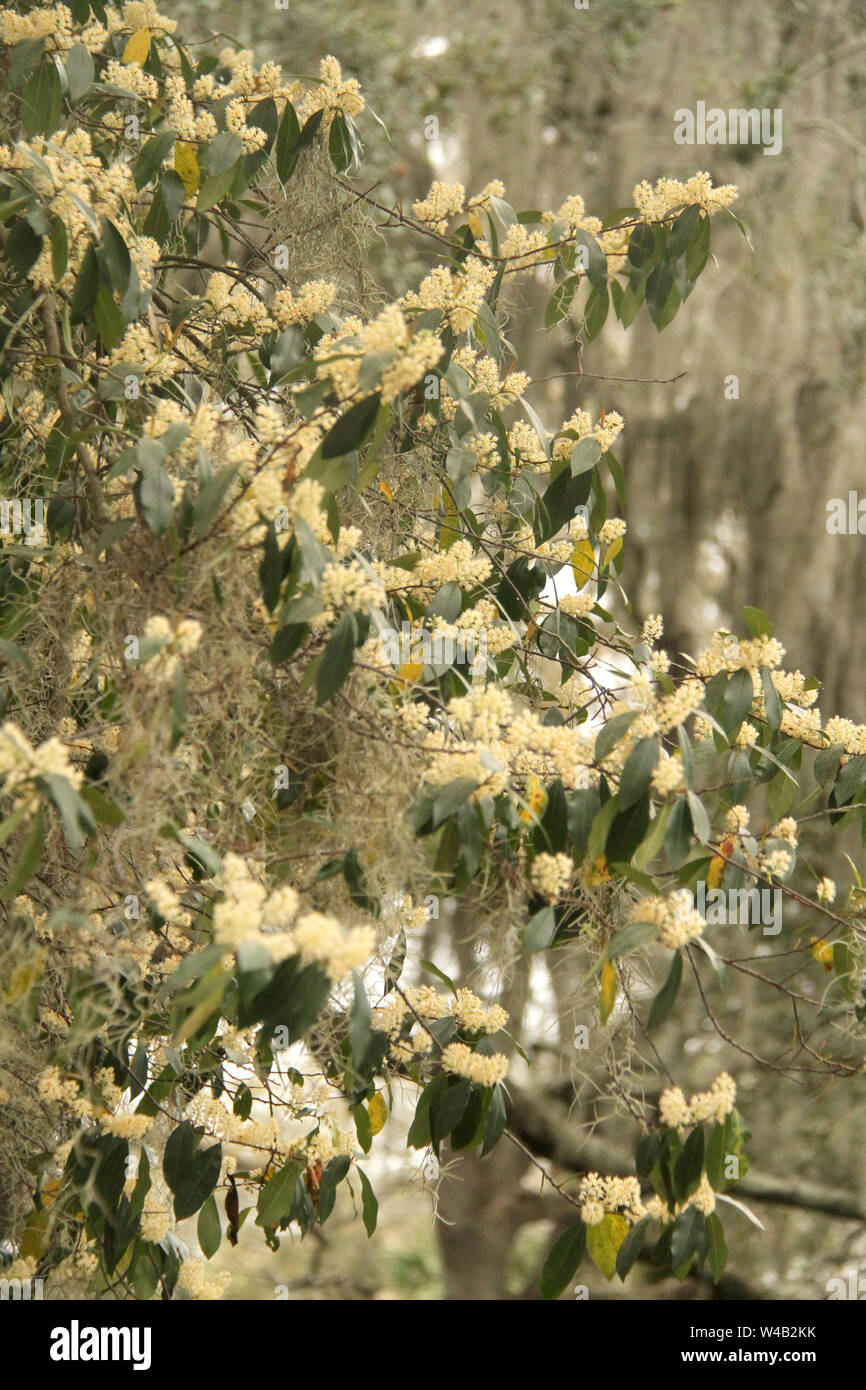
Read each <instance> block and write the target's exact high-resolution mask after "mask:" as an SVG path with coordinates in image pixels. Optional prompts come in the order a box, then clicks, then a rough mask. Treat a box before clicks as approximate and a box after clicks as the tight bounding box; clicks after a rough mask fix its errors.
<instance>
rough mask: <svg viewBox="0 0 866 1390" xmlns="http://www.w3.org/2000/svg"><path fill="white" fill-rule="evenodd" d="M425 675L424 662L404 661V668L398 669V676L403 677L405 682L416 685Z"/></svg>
mask: <svg viewBox="0 0 866 1390" xmlns="http://www.w3.org/2000/svg"><path fill="white" fill-rule="evenodd" d="M423 674H424V663H423V662H422V661H404V662H403V665H402V666H399V667H398V668H397V675H398V676H402V678H403V680H404V681H408V682H409V684H410V685H414V684H415V682H416V681H418V680H420V679H421V676H422V675H423Z"/></svg>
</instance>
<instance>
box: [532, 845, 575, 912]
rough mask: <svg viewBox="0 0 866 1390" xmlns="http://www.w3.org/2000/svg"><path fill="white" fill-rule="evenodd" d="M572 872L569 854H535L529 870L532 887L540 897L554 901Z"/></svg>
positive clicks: (568, 880)
mask: <svg viewBox="0 0 866 1390" xmlns="http://www.w3.org/2000/svg"><path fill="white" fill-rule="evenodd" d="M573 874H574V863H573V861H572V858H571V855H569V854H544V853H542V854H536V856H535V858H534V859H533V861H532V867H531V869H530V871H529V878H530V881H531V883H532V886H533V888H534V889H535V891H536V893H538V894H539V896H540V897H542V898H546V899H547V901H548V902H549V903H555V902H556V900H557V899H558V898H560V897H561V896H562V894H563V893H564V892H565V890H566V888H567V887H568V885H569V883H570V882H571V879H572V876H573Z"/></svg>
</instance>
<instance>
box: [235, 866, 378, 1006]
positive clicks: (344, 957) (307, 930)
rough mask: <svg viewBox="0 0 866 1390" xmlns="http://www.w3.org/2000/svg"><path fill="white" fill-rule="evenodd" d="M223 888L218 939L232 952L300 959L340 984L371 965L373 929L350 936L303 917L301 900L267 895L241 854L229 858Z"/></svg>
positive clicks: (281, 891) (334, 925)
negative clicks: (248, 947)
mask: <svg viewBox="0 0 866 1390" xmlns="http://www.w3.org/2000/svg"><path fill="white" fill-rule="evenodd" d="M220 886H221V888H222V889H223V892H224V895H225V896H224V898H223V901H222V902H219V903H217V905H216V907H215V908H214V915H213V924H214V937H215V939H216V940H217V941H218V942H219V943H220V944H221V945H223V946H225V947H226V948H227V949H230V950H236V949H237V947H238V946H240V945H241V944H242V943H244V942H258V943H260V944H262V945H264V946H266V947H267V948H268V950H269V951H270V953H271V956H272V958H273V959H275V960H284V959H285V958H286V957H287V956H292V955H300V956H301V957H302V958H303V959H304V960H305V961H315V962H316V963H317V964H319V965H321V966H322V968H323V970H324V971H325V973H326V974H327V976H328V978H329V979H331V980H333V981H334V982H335V983H336V982H337V981H339V980H342V979H344V978H345V977H346V975H349V974H351V972H352V971H353V970H356V969H358V968H360V966H362V965H364V964H366V962H367V961H368V960H369V958H370V955H371V954H372V952H373V949H374V947H375V944H376V934H375V932H374V930H373V928H372V927H363V926H362V927H355V928H354V929H351V930H347V929H346V928H344V927H343V926H341V924H340V923H339V922H337V921H336V919H335V918H333V917H329V916H326V915H325V914H324V913H321V912H306V913H303V914H302V915H300V916H299V915H298V913H299V910H300V898H299V896H298V894H297V892H296V891H295V889H294V888H292V887H290V886H289V885H284V886H283V887H281V888H277V889H275V890H274V891H273V892H271V893H268V891H267V889H266V888H265V887H264V885H263V884H261V883H260V882H259V881H258V879H256V878H254V876H253V875H252V873H251V872H250V870H249V868H248V866H247V863H246V860H244V859H243V858H242V857H241V856H240V855H238V854H234V853H230V854H227V855H226V857H225V859H224V861H223V865H222V871H221V874H220ZM292 924H294V925H292Z"/></svg>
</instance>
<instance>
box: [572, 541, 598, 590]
mask: <svg viewBox="0 0 866 1390" xmlns="http://www.w3.org/2000/svg"><path fill="white" fill-rule="evenodd" d="M571 568H572V569H573V571H574V582H575V584H576V585H577V587H578V589H582V588H583V586H584V584H587V583H589V581H590V579H592V576H593V574H594V573H595V551H594V550H593V548H592V546H591V545H590V543H589V541H588V540H582V541H578V542H577V545H576V546H575V547H574V550H573V551H572V552H571Z"/></svg>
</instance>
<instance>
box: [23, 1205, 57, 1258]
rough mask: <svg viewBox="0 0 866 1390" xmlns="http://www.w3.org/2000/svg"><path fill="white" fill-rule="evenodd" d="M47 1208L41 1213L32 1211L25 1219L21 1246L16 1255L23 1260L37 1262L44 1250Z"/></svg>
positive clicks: (46, 1231)
mask: <svg viewBox="0 0 866 1390" xmlns="http://www.w3.org/2000/svg"><path fill="white" fill-rule="evenodd" d="M49 1214H50V1213H49V1211H48V1208H47V1207H43V1208H42V1210H41V1211H32V1212H31V1213H30V1215H29V1216H28V1218H27V1222H26V1225H25V1227H24V1231H23V1233H22V1236H21V1244H20V1245H19V1247H18V1254H19V1256H20V1258H21V1259H23V1260H39V1259H41V1258H42V1253H43V1251H44V1249H45V1244H46V1241H47V1238H48V1217H49Z"/></svg>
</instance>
